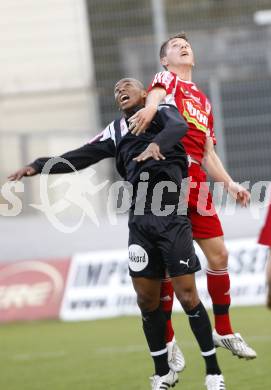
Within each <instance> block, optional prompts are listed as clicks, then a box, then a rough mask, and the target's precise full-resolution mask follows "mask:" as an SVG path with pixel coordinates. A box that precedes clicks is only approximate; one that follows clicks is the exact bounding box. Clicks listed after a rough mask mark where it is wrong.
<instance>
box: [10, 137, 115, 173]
mask: <svg viewBox="0 0 271 390" xmlns="http://www.w3.org/2000/svg"><path fill="white" fill-rule="evenodd" d="M114 156H115V145H114V142H113V141H112V139H106V140H105V141H102V142H100V140H99V138H97V139H95V140H94V141H93V142H91V143H88V144H86V145H83V146H82V147H80V148H78V149H75V150H71V151H69V152H66V153H64V154H62V155H61V156H59V157H61V160H60V159H59V157H41V158H38V159H36V160H35V161H34V162H33V163H32V164H29V165H27V166H26V167H24V168H22V169H19V170H18V171H16V172H14V173H13V174H11V175H9V176H8V179H9V180H20V179H21V178H22V177H23V176H33V175H35V174H37V173H43V172H42V170H43V168H44V166H45V164H46V163H47V162H48V161H49V160H50V162H51V163H52V164H51V168H50V172H45V173H49V174H57V173H71V172H74V170H81V169H84V168H87V167H89V166H90V165H93V164H96V163H97V162H99V161H101V160H103V159H105V158H110V157H114ZM67 162H68V163H69V164H68V163H67Z"/></svg>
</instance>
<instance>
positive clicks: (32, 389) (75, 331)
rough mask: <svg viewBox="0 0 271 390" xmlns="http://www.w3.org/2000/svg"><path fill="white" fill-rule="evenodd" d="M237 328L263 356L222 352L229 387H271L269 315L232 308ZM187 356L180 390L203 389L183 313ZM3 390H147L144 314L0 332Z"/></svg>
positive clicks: (177, 320)
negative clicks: (241, 356)
mask: <svg viewBox="0 0 271 390" xmlns="http://www.w3.org/2000/svg"><path fill="white" fill-rule="evenodd" d="M231 315H232V322H233V325H234V328H235V329H236V331H240V333H241V334H242V335H243V337H245V339H246V340H247V341H248V342H249V343H250V344H251V346H253V347H254V348H255V349H256V350H257V352H258V358H257V359H256V360H253V361H245V360H243V359H238V358H236V357H233V356H232V355H231V354H230V352H228V351H226V350H224V349H223V350H222V349H221V348H219V349H218V350H217V351H218V359H219V362H220V365H221V367H222V369H223V373H224V375H225V378H226V384H227V390H270V389H271V375H270V371H271V312H270V311H268V310H267V309H266V308H265V307H245V308H232V309H231ZM173 320H174V327H175V330H176V336H177V339H178V341H179V344H180V345H181V346H182V349H183V352H184V354H185V357H186V362H187V367H186V369H185V371H184V372H183V373H182V374H181V375H180V382H179V384H178V385H177V386H176V387H175V389H176V390H178V389H180V390H181V389H187V390H200V389H204V388H205V387H204V364H203V360H202V358H201V357H200V354H199V350H198V347H197V345H196V343H195V341H194V339H193V337H192V333H191V331H190V328H189V325H188V321H187V319H186V317H185V315H184V314H182V313H178V314H175V315H174V317H173ZM0 364H1V365H0V367H1V369H0V389H1V390H104V389H110V390H144V389H149V388H150V385H149V380H148V377H149V376H150V375H151V374H152V373H153V366H152V361H151V358H150V355H149V353H148V350H147V348H146V344H145V340H144V336H143V331H142V329H141V321H140V318H139V317H122V318H114V319H108V320H99V321H90V322H77V323H63V322H58V321H46V322H35V323H34V322H32V323H19V324H7V325H2V326H1V327H0Z"/></svg>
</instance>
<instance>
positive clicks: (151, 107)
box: [129, 87, 166, 135]
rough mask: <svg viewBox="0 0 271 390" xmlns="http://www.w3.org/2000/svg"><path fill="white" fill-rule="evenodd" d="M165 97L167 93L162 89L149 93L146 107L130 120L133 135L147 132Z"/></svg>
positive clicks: (155, 89) (157, 88) (158, 88)
mask: <svg viewBox="0 0 271 390" xmlns="http://www.w3.org/2000/svg"><path fill="white" fill-rule="evenodd" d="M165 96H166V91H165V90H164V89H163V88H162V87H156V88H154V89H153V90H151V91H150V92H149V94H148V96H147V100H146V104H145V107H144V108H142V109H141V110H139V111H137V113H136V114H134V115H133V116H132V117H131V118H129V124H130V125H129V129H130V130H131V132H132V134H135V135H139V134H141V133H144V132H145V131H146V129H147V128H148V126H149V125H150V123H151V121H152V119H153V117H154V116H155V114H156V112H157V109H158V105H159V104H160V103H161V102H162V100H163V99H164V97H165Z"/></svg>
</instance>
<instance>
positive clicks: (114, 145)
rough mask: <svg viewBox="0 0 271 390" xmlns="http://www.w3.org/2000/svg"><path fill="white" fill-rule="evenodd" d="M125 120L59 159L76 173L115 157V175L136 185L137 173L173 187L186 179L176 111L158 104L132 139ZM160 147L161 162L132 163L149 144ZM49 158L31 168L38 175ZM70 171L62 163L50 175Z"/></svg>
mask: <svg viewBox="0 0 271 390" xmlns="http://www.w3.org/2000/svg"><path fill="white" fill-rule="evenodd" d="M128 125H129V124H128V121H127V118H124V117H122V118H119V119H116V120H114V121H113V122H111V123H110V124H109V125H108V126H107V127H106V128H105V129H104V130H103V131H102V132H101V133H99V134H98V135H97V136H95V137H94V138H93V139H91V140H90V141H89V142H88V143H87V144H86V145H84V146H82V147H81V148H78V149H75V150H72V151H70V152H67V153H64V154H62V155H61V156H60V157H62V158H64V159H66V160H67V161H69V163H70V164H72V166H74V168H75V169H76V170H80V169H83V168H86V167H88V166H90V165H93V164H95V163H97V162H98V161H101V160H103V159H105V158H110V157H115V159H116V166H117V170H118V172H119V174H120V175H121V176H122V178H123V179H124V180H127V181H129V182H130V183H131V184H133V185H134V184H136V182H137V181H138V180H139V175H140V173H141V172H146V171H147V172H150V173H152V174H157V173H161V172H162V173H166V174H167V176H168V177H170V178H171V179H172V180H173V181H174V182H175V183H176V184H178V185H180V184H181V180H182V177H186V176H187V157H186V154H185V150H184V148H183V146H182V144H181V143H180V142H179V141H180V139H181V138H182V137H183V136H184V135H185V133H186V130H187V123H186V122H185V120H184V119H183V118H182V117H181V116H180V114H179V112H178V110H177V108H176V107H174V106H172V105H169V104H162V105H160V106H159V109H158V111H157V113H156V115H155V117H154V119H153V120H152V122H151V124H150V126H149V128H148V129H147V130H146V132H145V133H143V134H140V135H139V136H136V135H133V134H132V133H131V132H130V131H129V129H128ZM152 142H155V143H157V144H158V145H159V146H160V151H161V153H162V154H163V155H164V156H165V157H166V159H165V160H159V161H156V160H154V159H149V160H146V161H144V162H140V163H138V162H136V161H134V160H133V159H134V158H135V157H137V156H138V155H139V154H140V153H141V152H143V151H144V150H145V149H146V148H147V147H148V145H149V144H150V143H152ZM49 159H50V158H49V157H43V158H39V159H37V160H35V161H34V162H33V163H32V164H31V166H33V167H34V168H35V169H36V170H37V171H38V172H42V169H43V167H44V165H45V163H46V162H47V161H48V160H49ZM72 171H73V169H72V167H71V166H69V165H68V164H65V163H64V162H57V158H56V163H55V164H54V165H53V166H52V168H51V170H50V173H68V172H72Z"/></svg>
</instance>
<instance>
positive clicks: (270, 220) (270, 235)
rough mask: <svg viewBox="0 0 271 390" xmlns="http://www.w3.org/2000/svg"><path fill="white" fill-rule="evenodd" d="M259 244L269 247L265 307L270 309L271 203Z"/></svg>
mask: <svg viewBox="0 0 271 390" xmlns="http://www.w3.org/2000/svg"><path fill="white" fill-rule="evenodd" d="M258 242H259V244H262V245H267V246H269V252H268V260H267V265H266V281H267V307H268V308H269V309H271V203H270V205H269V210H268V214H267V217H266V220H265V224H264V226H263V228H262V230H261V233H260V237H259V241H258Z"/></svg>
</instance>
